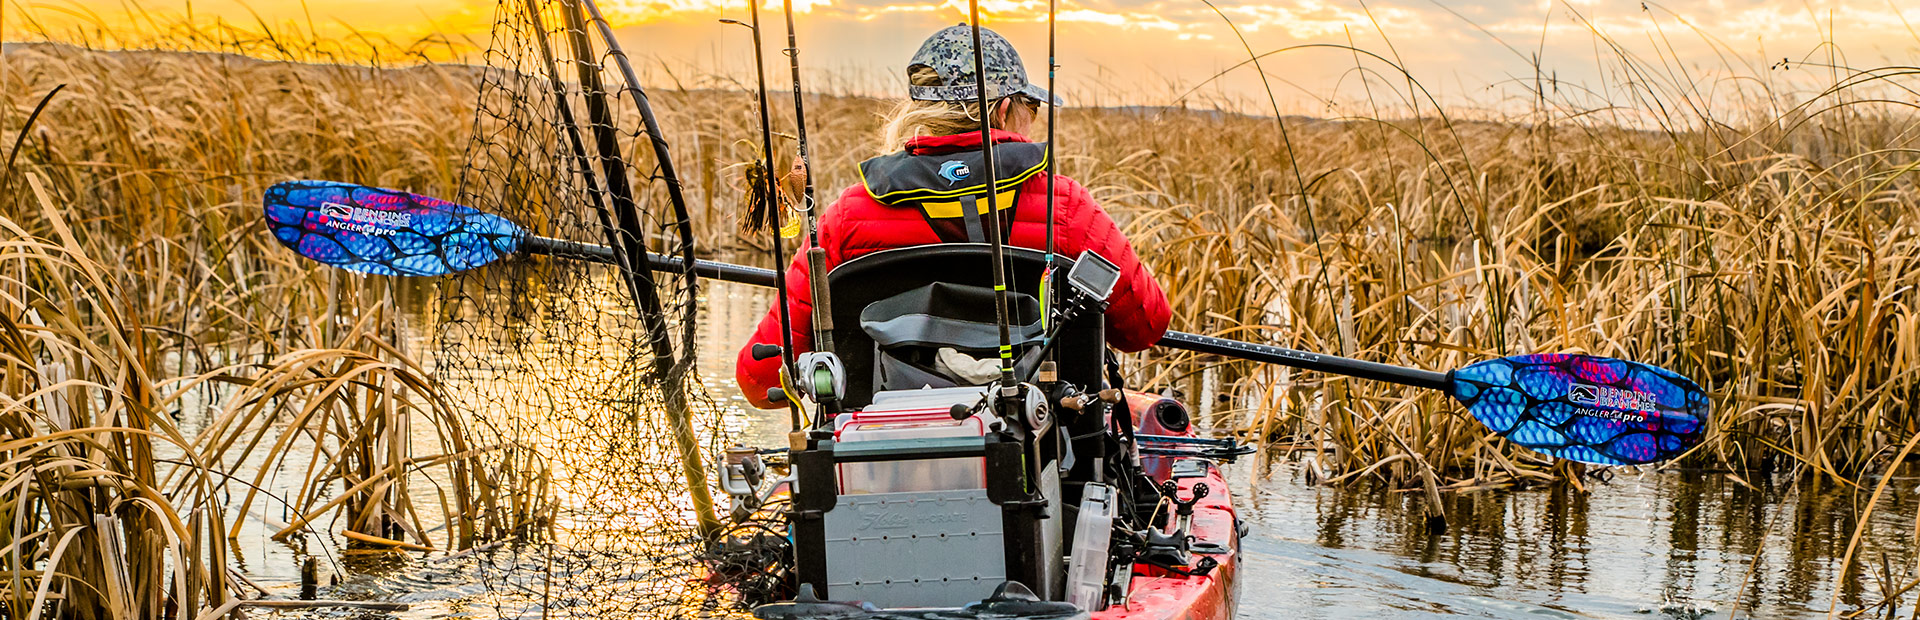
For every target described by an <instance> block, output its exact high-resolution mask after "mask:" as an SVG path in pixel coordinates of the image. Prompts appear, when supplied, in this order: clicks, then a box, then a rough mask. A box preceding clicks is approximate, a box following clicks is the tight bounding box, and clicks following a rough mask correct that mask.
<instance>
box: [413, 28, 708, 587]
mask: <svg viewBox="0 0 1920 620" xmlns="http://www.w3.org/2000/svg"><path fill="white" fill-rule="evenodd" d="M608 33H609V30H608V29H607V28H606V24H605V23H604V22H603V21H602V20H601V19H600V17H599V14H598V10H597V8H595V7H593V6H592V5H591V4H590V3H587V2H582V1H580V0H560V1H545V0H505V1H503V2H501V3H500V4H499V5H497V7H496V18H495V24H494V29H493V38H492V42H491V44H490V46H489V49H488V51H487V52H486V56H485V65H486V68H485V70H484V75H483V78H482V86H481V89H480V93H481V94H480V100H479V104H478V112H477V114H476V118H475V121H474V126H473V136H474V137H473V139H472V142H471V143H470V145H469V147H468V160H469V162H470V164H469V168H468V169H467V170H466V172H465V175H464V177H463V179H462V182H461V190H460V192H459V201H460V202H462V203H464V204H467V205H471V206H474V207H476V208H478V209H480V210H482V211H486V212H490V213H497V214H501V215H504V216H506V217H507V218H508V219H510V220H512V221H514V222H516V223H518V224H520V225H521V226H523V227H526V228H527V229H529V230H530V231H531V232H532V234H535V235H540V236H546V237H555V238H560V239H566V240H573V241H582V242H589V243H595V244H605V245H609V246H613V247H616V248H618V249H620V250H622V251H624V252H625V254H626V259H627V264H629V265H644V264H645V263H644V262H643V261H644V260H645V258H644V256H645V255H646V254H647V253H651V254H654V255H661V256H677V257H685V256H689V255H690V252H691V244H692V237H691V230H690V226H689V221H688V219H687V212H686V209H685V207H684V203H683V201H681V200H679V197H678V196H677V192H678V188H677V187H675V184H676V183H677V181H676V180H675V179H674V178H673V176H672V171H671V169H670V167H669V166H670V162H665V161H663V160H662V159H661V158H660V157H659V156H657V155H656V152H655V150H654V149H655V144H656V141H657V140H658V136H657V128H652V129H650V127H649V124H650V118H649V115H650V112H649V111H648V110H647V102H646V99H645V95H644V91H642V90H641V89H640V87H639V85H638V84H635V83H633V72H632V70H631V68H630V67H628V66H626V63H625V58H624V57H623V56H621V55H620V52H619V50H618V46H617V44H611V43H610V41H609V40H608V38H607V34H608ZM696 285H697V282H696V280H695V279H694V278H693V277H692V274H691V273H690V272H688V271H686V270H671V269H669V270H663V271H652V270H648V269H645V268H644V267H643V268H640V269H630V268H626V267H617V268H616V267H610V266H607V265H592V264H586V263H583V262H577V261H568V260H559V259H553V258H548V257H538V256H535V257H524V256H523V257H517V258H514V259H511V260H509V261H506V262H504V263H503V264H501V265H498V266H495V267H491V268H488V269H482V270H475V271H472V272H468V273H465V274H462V275H460V276H459V277H457V278H456V279H453V280H450V281H449V282H448V284H447V285H446V286H447V289H446V290H445V291H444V294H443V296H442V297H443V299H444V301H443V305H442V307H441V309H440V316H439V320H440V329H439V332H438V336H437V339H438V346H439V351H440V355H439V359H438V363H437V373H438V375H439V378H440V379H441V380H442V381H443V382H444V383H445V384H446V385H447V386H448V388H449V391H450V392H451V393H453V394H455V395H456V398H458V399H459V400H460V401H461V404H462V405H463V406H465V407H466V408H467V409H468V410H469V411H471V412H473V414H474V416H475V417H476V418H477V419H479V420H482V421H486V423H488V424H491V425H493V426H494V427H495V428H494V429H493V430H494V431H495V432H496V433H497V434H498V435H499V436H500V437H503V438H505V441H510V442H514V443H516V444H520V445H522V446H524V447H526V448H528V449H529V450H528V451H529V452H530V453H531V454H533V455H534V456H533V458H534V459H537V461H538V462H537V463H527V464H524V465H525V466H527V467H536V468H541V469H544V470H545V471H544V475H543V476H541V477H538V478H537V479H538V480H540V481H541V482H542V483H543V484H544V485H546V486H545V487H544V488H534V489H526V490H524V492H525V493H526V497H527V498H528V500H527V503H528V504H529V508H528V509H529V510H542V511H545V512H544V514H543V516H544V518H545V522H546V523H549V524H550V525H551V527H550V528H542V531H541V532H539V533H536V534H533V535H539V534H544V533H546V532H551V537H550V538H548V539H546V541H545V544H543V545H515V546H508V547H503V548H501V550H500V551H499V552H496V553H491V554H488V555H485V556H484V559H482V560H480V572H481V574H482V575H483V577H484V579H485V580H486V582H487V585H488V587H489V590H490V591H491V592H492V593H493V594H495V595H496V596H492V597H489V599H490V601H491V604H492V605H493V606H494V607H496V610H495V611H496V613H498V614H499V615H500V616H502V617H517V616H529V617H542V616H544V617H677V616H686V615H690V612H692V611H694V610H696V609H699V610H711V609H714V608H716V607H718V606H722V605H724V599H725V598H726V597H724V596H721V595H719V594H717V593H715V592H713V591H711V590H710V589H709V588H705V587H703V586H701V585H700V581H699V577H700V574H699V570H698V568H697V567H698V563H697V562H696V561H695V560H696V555H697V554H698V553H699V552H700V551H701V548H700V544H699V541H700V540H701V537H700V534H701V532H700V529H701V525H700V524H699V523H698V521H697V519H696V514H697V512H698V509H697V504H698V503H699V500H698V499H697V497H696V496H697V495H698V494H696V493H693V492H690V491H689V489H700V490H701V491H702V492H704V490H705V487H706V483H705V481H704V480H701V479H700V478H699V476H702V475H704V473H703V472H704V470H703V465H702V462H703V459H701V458H699V456H700V455H701V454H714V453H715V452H716V451H717V450H718V447H719V446H720V445H721V444H723V443H724V442H725V440H726V437H724V435H725V433H724V431H723V430H722V428H721V426H720V420H719V419H718V417H719V416H718V414H717V408H716V407H714V406H713V404H712V403H711V402H710V401H709V400H708V398H707V397H706V396H705V394H704V392H703V391H702V390H701V389H700V384H699V382H698V378H697V377H696V376H694V375H695V374H696V373H695V372H694V371H693V368H694V366H693V362H694V360H695V353H696V347H695V340H696V338H697V336H698V334H699V330H698V325H697V321H696V319H697V318H698V308H697V305H696V299H697V290H696ZM690 452H691V453H694V454H692V456H694V457H695V458H693V459H692V461H691V462H692V466H690V467H689V466H684V465H685V464H686V463H687V461H688V459H686V458H684V457H686V456H688V455H689V453H690ZM690 479H691V484H690ZM542 497H551V498H553V501H552V502H551V505H547V506H533V504H536V503H538V502H537V498H542Z"/></svg>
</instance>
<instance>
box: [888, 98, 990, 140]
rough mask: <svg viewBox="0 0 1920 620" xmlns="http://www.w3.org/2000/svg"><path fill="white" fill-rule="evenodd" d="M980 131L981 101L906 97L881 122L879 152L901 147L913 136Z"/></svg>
mask: <svg viewBox="0 0 1920 620" xmlns="http://www.w3.org/2000/svg"><path fill="white" fill-rule="evenodd" d="M969 131H980V105H979V104H977V103H953V102H947V101H918V100H914V99H908V100H906V101H902V102H900V105H897V106H894V107H893V111H892V112H888V113H887V116H886V122H884V123H882V124H881V126H880V144H878V145H877V146H879V147H880V152H882V153H892V152H894V151H898V150H900V147H901V146H902V145H905V144H906V143H907V139H909V138H913V137H915V136H951V135H954V134H960V133H966V132H969Z"/></svg>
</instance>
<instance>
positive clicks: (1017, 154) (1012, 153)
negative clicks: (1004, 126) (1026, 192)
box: [860, 142, 1047, 243]
mask: <svg viewBox="0 0 1920 620" xmlns="http://www.w3.org/2000/svg"><path fill="white" fill-rule="evenodd" d="M993 164H994V167H995V168H997V169H998V171H999V174H996V175H994V187H995V189H996V192H995V194H996V195H995V196H994V199H993V203H994V207H995V208H996V209H998V211H999V212H998V213H997V214H996V215H998V216H999V217H998V218H997V219H998V220H1000V226H1001V230H1003V231H1004V230H1008V228H1007V227H1008V226H1009V225H1010V224H1011V223H1012V221H1013V212H1014V207H1015V205H1016V204H1018V202H1019V198H1020V186H1021V185H1022V184H1024V183H1026V182H1027V179H1031V178H1033V176H1034V175H1036V174H1039V173H1040V172H1041V171H1043V170H1046V168H1047V147H1046V145H1044V144H1035V143H1031V142H1002V143H1000V144H997V145H995V146H994V149H993ZM985 167H986V153H985V151H983V150H973V151H958V152H952V153H942V154H938V155H934V154H925V155H915V154H913V153H912V152H910V151H900V152H898V153H893V154H890V155H882V156H880V157H875V158H873V159H869V160H867V161H864V162H860V182H861V184H862V185H863V186H865V187H866V189H867V195H868V196H872V197H873V199H874V201H875V202H879V203H880V204H884V205H890V206H897V207H912V208H913V209H915V210H917V211H919V212H920V216H921V217H923V218H925V219H926V220H927V225H929V226H931V227H933V231H934V233H935V234H937V235H939V236H940V240H941V241H944V242H947V243H962V242H965V243H986V242H987V235H986V228H985V226H984V224H983V221H984V219H985V218H984V214H983V213H982V212H983V211H985V210H986V203H987V200H985V198H986V196H987V187H986V185H987V175H985V174H981V171H982V170H984V169H985Z"/></svg>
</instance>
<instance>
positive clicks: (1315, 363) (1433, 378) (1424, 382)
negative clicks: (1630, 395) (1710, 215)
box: [520, 237, 1451, 391]
mask: <svg viewBox="0 0 1920 620" xmlns="http://www.w3.org/2000/svg"><path fill="white" fill-rule="evenodd" d="M520 248H521V249H522V250H524V251H526V252H529V253H533V254H546V255H549V256H557V257H560V258H570V259H576V260H585V261H590V262H596V263H605V264H614V263H615V261H616V258H615V257H614V255H613V250H612V249H610V248H608V247H606V246H603V245H593V244H589V243H579V242H575V241H563V240H560V239H551V238H547V237H528V238H527V239H526V240H525V241H522V242H521V244H520ZM646 261H647V267H648V268H650V269H653V270H654V271H671V272H680V271H682V270H684V269H685V268H686V267H685V264H684V263H683V262H681V259H680V258H679V257H676V256H663V255H660V254H654V253H651V252H649V253H647V255H646ZM693 273H694V275H697V276H700V277H703V278H713V279H715V280H720V281H722V282H734V283H738V284H750V285H753V286H765V287H772V286H773V280H774V271H773V270H772V269H761V268H759V267H748V266H745V265H734V264H729V263H721V262H714V261H710V260H695V261H693ZM1155 344H1157V345H1159V346H1163V347H1167V348H1170V349H1180V350H1183V351H1193V352H1196V353H1212V354H1214V355H1222V356H1226V357H1231V358H1236V359H1243V360H1247V361H1252V362H1262V363H1267V364H1279V365H1281V366H1290V367H1293V368H1302V369H1306V370H1318V371H1322V372H1330V373H1333V374H1337V375H1343V376H1348V377H1357V378H1361V379H1371V380H1375V381H1386V382H1388V383H1397V384H1400V385H1409V386H1413V387H1419V388H1428V389H1434V390H1441V391H1446V390H1447V389H1448V386H1449V385H1450V384H1451V381H1450V380H1449V379H1448V378H1447V373H1443V372H1434V371H1431V370H1421V369H1419V368H1407V367H1405V366H1394V365H1392V364H1382V363H1379V362H1369V361H1366V360H1357V359H1353V358H1350V357H1340V356H1338V355H1327V354H1324V353H1313V352H1309V351H1300V350H1297V349H1288V348H1283V347H1276V346H1272V345H1265V344H1256V343H1252V342H1246V341H1243V340H1228V339H1226V338H1215V337H1212V336H1202V335H1199V334H1189V333H1185V332H1173V331H1170V332H1167V335H1165V336H1161V337H1160V342H1157V343H1155Z"/></svg>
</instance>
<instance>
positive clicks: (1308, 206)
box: [1200, 0, 1354, 354]
mask: <svg viewBox="0 0 1920 620" xmlns="http://www.w3.org/2000/svg"><path fill="white" fill-rule="evenodd" d="M1200 2H1202V3H1204V4H1206V5H1207V8H1209V9H1213V13H1214V14H1215V15H1219V16H1220V20H1221V21H1224V22H1227V28H1228V29H1230V30H1232V31H1233V36H1235V37H1238V38H1239V39H1240V46H1241V47H1243V48H1246V50H1247V56H1249V57H1250V58H1249V62H1252V63H1253V72H1254V74H1255V75H1258V76H1260V85H1261V86H1262V87H1264V88H1266V89H1267V103H1268V104H1270V105H1272V106H1273V124H1274V126H1275V127H1278V128H1280V144H1281V145H1282V146H1283V147H1284V148H1285V150H1286V152H1287V165H1288V166H1290V167H1292V168H1293V184H1294V186H1295V187H1297V188H1299V190H1300V207H1301V209H1302V210H1304V211H1305V212H1306V215H1307V235H1308V236H1310V237H1312V238H1313V249H1314V252H1315V253H1317V254H1319V255H1320V270H1319V271H1320V273H1319V275H1320V286H1321V288H1323V289H1325V290H1326V292H1327V305H1329V306H1332V307H1334V308H1338V307H1339V305H1338V304H1336V303H1335V301H1334V299H1333V280H1332V279H1331V278H1328V277H1327V267H1328V265H1329V263H1328V260H1327V248H1326V246H1325V245H1324V244H1322V243H1321V240H1320V227H1319V226H1318V225H1316V224H1315V223H1314V219H1313V197H1312V196H1309V195H1308V194H1307V179H1306V177H1305V176H1304V175H1302V174H1300V159H1299V157H1298V156H1296V155H1295V154H1294V152H1293V138H1292V137H1291V136H1289V135H1288V133H1287V122H1286V120H1285V119H1284V118H1282V117H1281V116H1280V99H1279V98H1278V97H1277V96H1275V95H1274V94H1273V83H1272V82H1269V81H1267V72H1266V70H1265V69H1261V68H1260V55H1259V54H1257V53H1255V52H1254V51H1253V45H1252V44H1251V43H1248V42H1247V35H1244V34H1241V33H1240V27H1239V26H1236V25H1234V23H1233V20H1232V19H1229V18H1228V17H1227V14H1226V13H1223V12H1221V11H1220V7H1217V6H1214V5H1213V2H1212V0H1200ZM1338 316H1339V313H1338V311H1336V312H1335V317H1336V318H1335V319H1334V321H1335V323H1338V322H1339V319H1338ZM1336 333H1337V330H1336ZM1342 340H1344V338H1342ZM1341 352H1342V353H1348V354H1352V353H1354V352H1353V351H1346V350H1344V348H1343V349H1342V350H1341Z"/></svg>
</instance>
